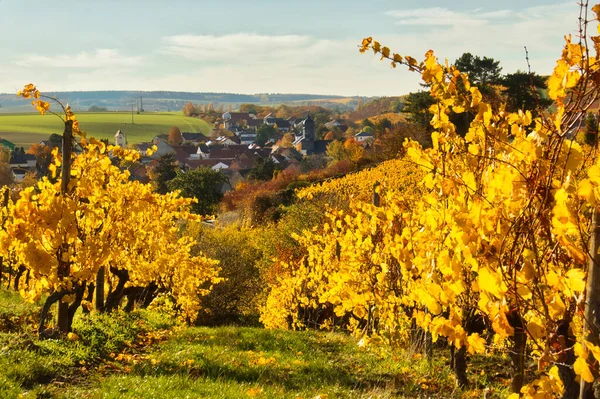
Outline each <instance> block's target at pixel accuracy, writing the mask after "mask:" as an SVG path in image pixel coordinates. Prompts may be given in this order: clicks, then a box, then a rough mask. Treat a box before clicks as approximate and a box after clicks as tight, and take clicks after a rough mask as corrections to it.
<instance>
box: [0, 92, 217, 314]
mask: <svg viewBox="0 0 600 399" xmlns="http://www.w3.org/2000/svg"><path fill="white" fill-rule="evenodd" d="M19 95H20V96H23V97H25V98H35V99H37V98H40V97H44V96H43V95H42V94H40V92H39V91H38V90H37V88H36V87H35V86H34V85H32V84H29V85H26V86H25V88H24V89H23V91H21V92H19ZM35 103H36V104H37V105H38V107H39V108H40V112H41V113H44V112H46V111H47V110H48V109H49V104H48V103H45V102H42V101H41V100H37V101H35ZM59 104H60V103H59ZM60 105H61V106H62V104H60ZM63 111H64V119H63V120H64V122H65V124H67V123H72V125H73V133H74V134H79V135H80V136H81V140H80V144H81V146H82V148H83V149H84V151H83V152H82V153H81V154H72V159H71V168H70V171H69V174H70V180H69V184H68V188H67V190H66V192H63V190H62V187H61V181H60V180H59V179H57V177H58V176H59V174H60V173H61V166H62V165H63V162H62V161H63V159H62V155H61V153H59V152H58V149H55V150H54V151H53V152H52V162H51V164H50V166H49V170H50V172H51V176H52V179H49V178H46V177H44V178H42V179H41V180H40V181H39V182H38V183H37V184H36V185H35V186H32V187H29V188H26V189H24V190H22V191H21V192H20V193H19V198H18V199H17V200H16V201H15V202H14V203H11V204H9V206H8V209H7V212H6V220H5V224H4V230H3V231H2V232H3V234H2V235H1V236H0V244H1V245H0V248H1V249H2V254H1V255H2V256H9V255H10V256H13V257H15V258H16V259H17V260H18V261H19V262H20V263H21V264H23V265H24V266H25V267H26V268H27V270H28V271H29V273H30V275H31V277H32V279H31V283H30V287H28V290H23V294H24V295H26V296H27V297H29V298H39V296H40V295H41V294H42V293H50V292H55V291H59V290H63V289H66V290H69V291H71V290H72V289H73V287H75V286H77V285H81V284H87V283H88V282H90V281H94V279H95V277H96V273H97V272H98V270H99V269H100V268H101V267H105V268H106V269H107V270H109V269H110V266H112V267H113V268H115V269H119V270H123V269H124V270H126V271H127V272H128V274H129V276H130V281H131V282H132V283H134V284H139V285H148V284H150V283H155V284H157V285H158V287H159V288H161V289H163V290H165V292H169V293H170V294H171V295H172V296H173V297H174V298H175V300H176V302H177V305H178V307H179V309H180V310H181V315H182V316H183V317H184V318H186V319H193V318H194V317H195V316H196V315H197V313H198V310H199V309H200V298H201V296H202V295H205V294H206V293H208V292H209V291H210V289H211V288H212V285H213V284H216V283H218V282H219V281H220V279H219V278H218V277H217V272H218V267H217V263H218V262H216V261H214V260H212V259H208V258H206V257H205V256H203V255H202V254H198V255H195V256H194V255H192V252H193V249H192V246H193V240H191V238H190V237H187V236H185V234H182V232H181V227H182V226H183V225H184V224H185V223H191V222H196V221H198V217H197V216H196V215H193V214H191V213H190V209H189V205H190V203H191V202H192V200H191V199H187V198H181V197H179V195H178V193H169V194H166V195H160V194H157V193H155V192H154V191H153V189H152V187H151V186H150V185H144V184H141V183H139V182H133V181H130V180H129V176H130V175H129V172H128V170H127V169H126V168H124V167H122V166H121V165H123V164H125V165H130V164H131V163H133V162H136V161H138V160H139V159H140V157H141V154H139V152H138V151H134V150H127V149H123V148H120V147H117V146H107V145H105V144H104V143H103V142H101V141H99V140H96V139H94V138H89V139H86V138H85V134H84V133H82V132H81V131H80V130H79V125H78V123H77V119H76V116H75V114H74V113H73V112H72V110H71V108H70V107H69V106H68V105H67V106H65V107H63ZM155 149H156V148H155V147H154V148H153V149H152V150H155ZM152 150H151V151H152ZM65 265H67V270H68V272H67V273H66V275H65V274H64V273H60V272H59V268H62V269H64V268H65ZM62 300H63V301H64V302H67V303H70V302H72V301H73V300H74V295H72V294H69V295H66V296H64V297H63V299H62Z"/></svg>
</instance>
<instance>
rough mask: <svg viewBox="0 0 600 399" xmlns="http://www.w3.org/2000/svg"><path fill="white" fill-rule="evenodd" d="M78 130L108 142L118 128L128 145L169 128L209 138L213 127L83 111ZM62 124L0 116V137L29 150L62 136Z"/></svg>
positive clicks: (157, 116)
mask: <svg viewBox="0 0 600 399" xmlns="http://www.w3.org/2000/svg"><path fill="white" fill-rule="evenodd" d="M77 119H78V120H79V124H80V127H81V129H82V130H83V131H85V132H87V133H88V135H89V136H93V137H96V138H107V139H110V140H111V142H112V141H113V140H114V135H115V133H116V131H117V130H119V129H121V131H123V132H124V133H125V134H126V136H127V141H128V142H129V143H139V142H143V141H150V140H151V139H152V138H153V137H154V136H156V135H157V134H168V133H169V129H170V128H171V126H177V127H179V129H181V131H182V132H202V133H204V134H205V135H208V134H209V133H210V132H211V130H212V127H211V125H210V124H209V123H208V122H205V121H203V120H201V119H196V118H190V117H186V116H184V115H183V114H181V113H180V112H156V113H153V112H149V113H142V114H139V115H137V114H134V117H133V119H134V124H132V123H131V113H127V112H100V113H89V112H87V113H86V112H82V113H78V114H77ZM62 131H63V124H62V122H61V120H60V119H59V118H58V117H56V116H54V115H50V114H47V115H38V114H34V113H27V114H0V136H1V137H3V138H5V139H7V140H9V141H11V142H13V143H15V144H16V145H17V146H23V147H28V146H29V145H31V144H32V143H38V142H40V141H41V140H45V139H47V138H48V137H49V136H50V134H52V133H59V134H62Z"/></svg>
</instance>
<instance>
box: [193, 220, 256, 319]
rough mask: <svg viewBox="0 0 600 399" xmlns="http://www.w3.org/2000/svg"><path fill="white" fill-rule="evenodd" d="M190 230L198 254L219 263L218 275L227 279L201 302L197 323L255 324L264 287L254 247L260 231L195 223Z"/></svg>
mask: <svg viewBox="0 0 600 399" xmlns="http://www.w3.org/2000/svg"><path fill="white" fill-rule="evenodd" d="M191 230H192V231H191V232H192V234H193V236H194V237H195V245H194V249H195V251H198V252H199V253H202V254H205V255H206V256H208V257H210V258H212V259H216V260H218V261H220V265H221V271H220V273H219V274H220V276H221V277H223V278H225V281H224V282H223V283H220V284H218V285H216V286H215V287H214V289H213V290H212V291H211V292H210V294H208V295H207V296H205V297H204V298H203V299H202V306H203V309H202V310H201V311H200V314H199V316H198V319H197V321H196V323H197V324H201V325H215V324H225V323H227V324H231V323H236V324H238V323H245V322H254V323H256V319H257V318H258V305H259V301H257V297H258V295H259V294H260V293H261V292H262V290H263V288H264V287H263V286H262V279H261V278H260V277H261V276H260V271H259V268H258V261H259V260H260V257H261V252H260V251H259V250H258V249H257V248H256V247H255V246H254V245H253V241H254V236H255V235H256V233H257V232H256V231H255V230H253V229H249V228H240V227H239V226H237V225H235V224H231V225H229V226H219V227H217V228H212V227H203V226H201V225H200V224H195V225H194V226H192V227H191Z"/></svg>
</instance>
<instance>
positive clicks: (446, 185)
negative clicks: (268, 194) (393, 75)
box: [0, 5, 600, 399]
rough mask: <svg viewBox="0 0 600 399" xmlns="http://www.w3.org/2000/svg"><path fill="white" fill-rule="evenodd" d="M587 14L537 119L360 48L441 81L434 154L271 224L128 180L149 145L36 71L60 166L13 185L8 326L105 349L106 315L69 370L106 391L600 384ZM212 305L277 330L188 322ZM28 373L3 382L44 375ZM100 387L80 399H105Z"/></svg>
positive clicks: (411, 156)
mask: <svg viewBox="0 0 600 399" xmlns="http://www.w3.org/2000/svg"><path fill="white" fill-rule="evenodd" d="M580 12H581V18H580V19H579V27H580V35H579V37H576V38H573V37H572V36H566V37H565V40H566V43H565V46H564V48H563V51H562V53H561V55H560V58H559V59H558V61H557V63H556V66H555V68H554V71H553V74H552V75H551V76H550V77H549V78H548V80H547V87H548V96H549V97H550V98H551V99H552V100H553V102H554V104H553V106H552V107H551V108H548V109H542V107H539V109H538V110H536V111H535V112H533V113H532V112H530V111H522V110H519V111H517V112H508V111H506V106H505V104H497V103H492V102H490V101H488V98H487V97H486V95H484V94H482V92H481V91H480V90H479V89H478V88H477V87H476V86H474V85H472V84H471V82H470V81H469V76H468V75H467V74H465V73H462V72H461V71H459V70H458V69H457V68H456V67H454V66H452V65H448V63H447V62H446V63H441V62H440V61H439V60H438V59H437V58H436V56H435V54H434V52H433V51H431V50H430V51H428V52H427V53H426V54H425V57H424V59H423V60H422V61H420V60H417V59H415V58H413V57H411V56H407V55H400V54H397V53H394V52H392V50H391V49H390V48H388V47H386V46H384V45H382V44H381V43H379V42H378V41H376V40H374V39H373V38H371V37H368V38H365V39H364V40H363V41H362V45H361V47H360V52H361V53H368V52H371V51H372V52H373V54H374V55H375V56H377V57H380V58H381V60H384V61H386V62H390V63H391V65H392V67H394V68H397V67H398V68H408V69H409V70H410V71H413V72H414V73H416V74H417V75H418V76H420V77H421V79H422V84H423V85H424V86H425V87H427V88H428V90H429V91H430V94H431V96H432V98H433V99H434V105H432V106H431V108H430V109H429V110H430V111H431V113H432V115H433V118H432V120H431V126H432V127H433V129H434V131H433V133H432V135H431V140H432V143H433V145H432V147H431V148H423V147H422V146H421V145H420V144H418V143H417V142H415V141H412V140H410V139H407V140H406V142H405V143H404V150H403V151H402V153H401V154H400V156H399V157H398V158H397V159H392V160H389V161H385V162H383V163H380V164H379V165H377V166H374V167H371V168H367V169H364V170H361V171H358V172H355V173H348V174H346V175H345V176H343V177H338V178H331V179H328V180H325V181H320V182H319V183H317V184H312V185H306V184H303V185H298V186H297V187H298V188H297V189H296V191H295V192H294V202H293V203H292V204H288V205H285V206H284V205H281V207H280V208H278V209H276V212H277V213H278V219H277V220H276V221H273V222H272V223H263V224H260V223H255V224H252V225H229V226H224V225H220V224H219V223H218V220H217V222H216V223H212V221H211V223H204V222H206V220H207V218H206V217H205V216H199V215H196V214H193V213H191V211H190V205H191V204H192V202H193V200H191V199H187V198H182V197H181V196H180V195H179V192H170V193H168V194H164V195H163V194H158V193H156V191H155V190H154V189H153V187H152V186H151V185H146V184H141V183H139V182H135V181H131V180H130V179H129V171H128V167H129V166H130V165H132V164H133V163H135V162H136V161H137V160H138V159H139V158H140V154H139V153H137V152H135V151H130V150H125V149H122V148H119V147H114V146H106V145H105V144H104V143H102V142H100V141H97V140H96V139H93V138H88V137H87V136H86V134H85V133H84V132H83V131H82V128H81V127H80V126H79V122H78V120H77V118H76V117H75V115H74V114H73V112H72V111H71V109H70V108H69V107H68V106H63V104H61V103H59V102H57V101H56V100H53V99H51V98H48V97H45V96H44V94H43V93H40V92H39V91H38V90H37V88H36V87H35V86H34V85H32V84H30V85H27V86H25V88H24V90H23V91H21V92H19V95H20V96H22V97H24V98H28V99H31V100H32V103H33V105H34V106H35V107H36V109H37V110H38V111H39V112H40V113H42V114H45V113H55V115H56V116H59V117H60V118H61V120H62V122H61V123H62V126H64V134H63V140H64V141H63V150H62V152H59V151H58V150H57V149H56V150H55V151H54V152H53V154H52V156H53V162H52V164H51V166H50V171H51V176H49V177H44V178H43V179H42V180H40V181H39V182H37V184H35V185H34V186H31V187H28V188H24V189H22V190H19V191H16V190H13V191H11V190H9V189H8V188H5V189H4V190H3V191H2V196H1V198H2V200H3V206H2V214H1V219H0V220H1V223H2V229H1V230H0V257H1V258H0V262H1V263H0V265H1V268H0V283H1V284H3V285H5V286H6V287H7V288H12V290H14V291H17V292H19V293H20V296H21V297H22V298H24V299H25V300H26V301H27V303H28V304H20V305H19V306H20V307H19V309H20V310H19V312H18V314H17V316H11V317H8V318H0V323H3V324H4V325H6V326H9V327H4V326H3V324H0V327H2V329H4V330H8V331H11V330H18V328H23V329H25V330H27V327H15V326H14V325H21V326H23V325H25V326H31V325H32V323H35V324H37V329H36V334H37V337H36V338H35V339H36V340H37V341H36V342H37V343H34V342H33V341H32V342H31V343H28V344H27V345H28V346H27V347H33V348H38V349H35V350H37V351H38V352H40V353H41V352H43V350H42V349H39V348H43V345H54V344H44V342H57V344H56V345H61V344H60V343H61V342H62V343H65V342H67V345H68V342H80V341H85V340H88V341H89V342H88V341H85V342H88V345H87V347H88V348H89V347H94V348H95V346H94V345H98V342H95V343H92V341H91V339H90V337H92V336H94V333H93V331H90V329H91V327H90V325H92V324H93V323H99V324H102V323H103V322H102V321H100V322H99V321H98V320H103V319H102V318H103V317H106V318H107V319H104V320H105V321H104V322H105V323H114V329H124V331H123V332H121V334H122V335H124V336H128V338H127V339H126V340H125V341H127V343H124V342H121V341H119V342H115V343H114V345H115V346H114V348H108V347H102V346H99V348H100V349H98V353H95V354H93V355H92V354H90V353H85V354H82V355H81V356H82V357H81V358H80V360H78V363H77V366H81V367H83V368H85V367H86V366H84V365H85V364H86V363H85V362H92V363H95V367H96V366H97V367H96V370H100V369H101V368H102V367H104V368H102V370H103V372H104V373H105V374H102V378H104V377H105V376H107V378H106V381H105V384H106V385H105V386H104V388H106V387H108V388H107V389H109V388H110V390H111V391H110V394H108V395H118V394H114V392H115V391H118V392H121V393H123V394H126V395H127V396H128V397H146V396H153V395H155V393H156V392H160V391H164V390H172V391H173V392H178V394H180V395H181V397H185V396H186V395H187V396H189V395H192V396H193V397H196V396H199V397H202V396H203V395H207V396H209V397H255V396H256V397H261V396H264V397H313V398H326V397H382V398H383V397H385V398H387V397H481V396H482V395H483V397H485V398H490V397H508V398H510V399H517V398H524V399H540V398H564V399H575V398H580V399H587V398H599V397H600V382H599V381H600V379H599V377H600V225H599V223H600V220H599V219H600V214H599V209H598V206H599V203H598V201H599V199H600V158H599V157H598V145H599V144H598V139H597V137H594V140H591V142H587V143H584V142H581V141H578V140H575V139H574V137H573V134H572V130H573V127H574V126H579V124H580V121H581V119H582V118H584V117H585V116H586V113H587V111H588V109H589V108H590V107H591V106H592V104H594V103H595V102H596V101H597V100H598V99H599V98H600V61H599V59H600V36H596V35H588V33H589V32H588V29H591V26H592V24H593V25H594V29H596V25H597V22H598V20H599V18H600V5H597V6H594V7H593V8H588V7H587V6H586V5H581V6H580ZM598 31H600V28H598ZM51 105H52V107H53V108H52V110H51ZM56 110H58V111H56ZM457 116H460V117H459V118H457ZM456 120H468V121H469V124H468V129H466V131H462V130H461V129H459V128H458V126H457V125H456V124H455V123H454V122H453V121H456ZM597 134H598V132H596V135H597ZM74 138H76V139H77V140H79V141H80V142H81V143H82V146H83V148H84V151H83V152H82V153H81V154H72V153H71V148H72V145H73V139H74ZM149 151H152V150H149ZM296 183H297V182H296ZM259 205H260V204H259ZM207 225H209V227H207ZM3 292H4V291H0V293H3ZM31 304H36V305H35V306H39V308H40V309H36V311H35V312H33V311H32V310H31V308H30V307H29V306H34V305H31ZM21 306H22V308H21ZM53 308H57V310H56V323H54V322H53V320H54V317H53V316H54V315H55V314H54V313H53V310H52V309H53ZM140 309H141V310H140ZM122 312H125V313H126V314H124V313H122ZM153 312H155V313H153ZM109 314H110V315H113V316H110V315H109ZM157 314H159V315H161V316H156V315H157ZM140 315H141V316H140ZM0 316H1V314H0ZM111 317H114V318H115V319H114V320H112V321H108V320H110V319H111ZM136 317H138V319H135V318H136ZM140 317H141V318H142V320H140V319H139V318H140ZM144 317H145V318H146V319H144ZM219 317H222V319H225V317H230V318H228V319H227V322H240V321H244V322H245V323H247V324H251V323H255V324H258V323H260V324H261V325H262V326H263V327H264V328H265V329H244V328H241V327H239V328H237V327H227V328H225V327H219V328H215V329H202V328H200V329H198V328H194V327H187V326H186V325H191V324H193V323H194V322H196V323H204V324H210V323H215V324H216V323H217V321H215V320H218V319H219ZM157 318H158V319H161V320H162V321H163V323H162V324H161V323H160V322H159V321H157ZM175 318H177V319H178V320H179V322H176V321H175ZM3 320H7V321H6V322H4V321H3ZM86 320H87V321H89V323H92V324H86ZM149 320H150V321H149ZM121 322H122V324H119V323H121ZM11 323H12V324H11ZM134 326H135V331H133V330H132V331H130V330H128V329H133V328H134ZM97 328H98V329H101V327H99V326H98V327H97ZM30 329H31V328H30ZM269 330H273V331H269ZM283 330H290V331H283ZM316 330H324V331H325V332H317V331H316ZM30 333H31V331H30ZM2 334H4V333H2ZM106 334H107V335H110V334H111V333H110V332H107V333H106ZM128 334H129V335H128ZM249 336H251V337H253V338H248V337H249ZM11 337H12V336H11ZM11 339H12V338H11ZM15 339H17V338H15ZM49 339H51V340H49ZM114 339H115V338H114V337H112V338H111V341H110V342H112V340H114ZM199 342H201V343H199ZM0 343H1V344H2V345H3V346H4V348H2V349H0V353H2V354H5V353H7V354H8V353H12V354H13V355H14V353H17V352H16V351H18V350H23V348H20V347H18V345H15V344H14V343H13V341H11V340H8V339H5V338H3V335H1V334H0ZM17 347H18V348H17ZM11 348H12V349H11ZM15 348H16V349H15ZM127 348H130V349H127ZM60 350H67V349H64V348H63V349H60ZM69 350H72V348H71V349H69ZM11 351H13V352H11ZM56 351H59V349H56ZM308 351H312V352H311V353H312V354H311V355H310V356H304V354H305V353H307V352H308ZM19 353H21V352H19ZM36 353H37V352H36ZM446 357H447V359H448V360H447V363H445V359H446ZM107 359H112V360H107ZM353 359H356V363H354V362H353ZM81 360H83V361H84V363H81ZM113 361H114V362H119V364H120V365H119V366H115V365H114V363H113ZM0 364H2V363H0ZM355 364H358V366H356V365H355ZM155 366H156V367H155ZM335 366H337V367H335ZM7 367H8V366H7ZM30 367H31V368H32V369H33V366H31V365H30ZM69 367H71V369H70V370H71V371H72V368H73V367H75V366H74V365H73V364H70V366H69ZM110 367H115V368H117V369H118V370H117V371H115V373H117V374H111V372H110V370H107V368H110ZM411 367H412V368H411ZM86 370H87V369H86ZM15 373H16V372H15ZM17 374H18V373H17ZM23 374H26V372H25V373H23ZM51 374H52V373H51ZM55 374H57V373H54V374H52V375H54V376H55ZM11 375H12V374H11ZM15 375H16V374H15ZM116 375H117V376H116ZM19 376H20V377H19V378H21V380H19V378H16V377H14V378H13V377H10V376H9V377H2V376H0V393H1V392H6V394H7V395H13V396H16V395H18V394H19V393H21V391H26V390H27V389H29V388H31V386H33V385H35V384H33V383H31V382H29V383H27V382H26V381H28V380H27V379H26V378H24V377H22V376H21V374H19ZM165 376H170V377H172V378H171V379H164V378H166V377H165ZM155 377H156V378H155ZM484 377H485V378H484ZM2 378H4V380H3V379H2ZM11 378H12V379H11ZM53 378H54V380H56V378H55V377H53ZM119 378H124V379H127V381H126V383H125V384H126V385H127V387H125V388H124V387H123V386H121V385H119V384H120V383H119ZM182 378H183V381H182V380H181V379H182ZM40 380H42V381H43V378H41V377H40V378H38V379H37V380H36V381H37V382H38V383H39V381H40ZM149 380H151V383H150V384H155V385H145V381H149ZM224 380H227V383H224V382H223V381H224ZM407 380H409V381H410V382H406V381H407ZM24 381H25V382H24ZM102 381H104V380H102ZM174 381H175V382H174ZM199 381H204V382H205V383H207V385H202V386H199V385H196V384H199ZM232 381H233V382H232ZM219 384H224V385H219ZM232 384H233V385H232ZM92 386H93V387H94V389H95V390H94V391H92V392H91V393H89V394H88V396H85V394H83V393H80V392H78V393H77V394H76V395H77V396H80V395H81V396H82V397H101V396H102V394H103V392H102V389H104V388H103V384H102V383H96V384H95V385H93V384H92ZM3 389H4V391H3ZM35 389H37V388H35ZM68 389H70V388H67V391H60V395H66V396H67V397H68V396H69V394H74V391H72V392H69V391H68ZM73 389H75V388H73ZM119 390H121V391H119ZM94 395H95V396H94ZM104 397H107V396H104ZM109 397H117V396H109Z"/></svg>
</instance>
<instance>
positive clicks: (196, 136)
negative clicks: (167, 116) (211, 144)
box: [181, 132, 207, 144]
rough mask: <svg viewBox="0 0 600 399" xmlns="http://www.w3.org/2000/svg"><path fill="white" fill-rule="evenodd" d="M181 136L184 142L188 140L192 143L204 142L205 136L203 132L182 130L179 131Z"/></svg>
mask: <svg viewBox="0 0 600 399" xmlns="http://www.w3.org/2000/svg"><path fill="white" fill-rule="evenodd" d="M181 135H182V136H183V141H184V142H189V143H192V144H200V143H204V142H206V140H207V138H206V136H205V135H204V134H203V133H189V132H183V133H181Z"/></svg>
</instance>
